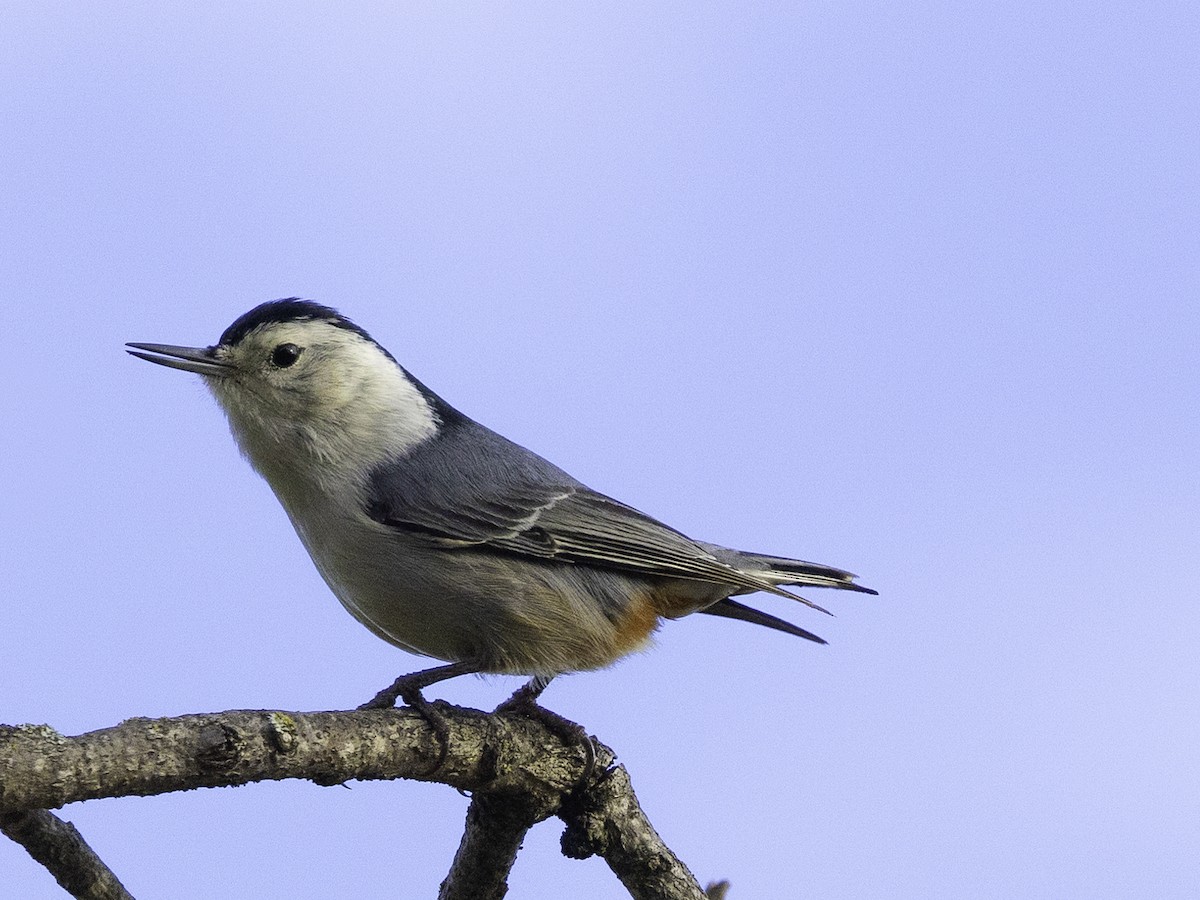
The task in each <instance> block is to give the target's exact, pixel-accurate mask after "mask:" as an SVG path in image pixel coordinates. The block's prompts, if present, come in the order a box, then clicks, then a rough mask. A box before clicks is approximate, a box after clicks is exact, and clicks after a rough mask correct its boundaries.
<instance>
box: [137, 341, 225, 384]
mask: <svg viewBox="0 0 1200 900" xmlns="http://www.w3.org/2000/svg"><path fill="white" fill-rule="evenodd" d="M125 346H126V347H133V348H134V349H132V350H126V351H125V352H126V353H128V354H129V355H130V356H136V357H137V358H138V359H144V360H146V362H152V363H158V364H159V365H160V366H166V367H167V368H168V369H182V370H183V371H184V372H196V373H197V374H199V375H211V376H213V377H214V378H224V377H225V376H226V375H230V374H232V373H233V366H231V365H230V364H229V363H226V362H222V361H221V360H218V359H216V358H215V357H214V356H213V348H212V347H176V346H174V345H173V344H126V345H125ZM142 350H144V351H146V352H144V353H141V352H139V351H142Z"/></svg>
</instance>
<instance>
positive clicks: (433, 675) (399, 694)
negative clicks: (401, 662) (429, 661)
mask: <svg viewBox="0 0 1200 900" xmlns="http://www.w3.org/2000/svg"><path fill="white" fill-rule="evenodd" d="M478 671H479V666H478V665H475V664H473V663H467V662H456V663H450V664H448V665H445V666H434V667H433V668H432V669H422V670H421V671H419V672H412V673H410V674H408V675H401V676H400V677H399V678H397V679H396V680H395V681H393V682H392V683H391V685H389V686H388V687H385V688H384V689H383V690H382V691H380V692H379V693H378V694H376V695H375V696H374V697H372V698H371V699H370V700H368V701H367V702H366V703H364V704H363V705H362V706H360V707H359V709H391V708H392V707H393V706H395V705H396V700H397V698H399V699H402V700H403V701H404V703H405V705H407V706H409V707H411V708H412V709H413V710H415V711H416V712H417V713H419V714H420V716H421V718H422V719H424V720H425V721H426V722H427V723H428V724H429V727H430V728H431V729H433V733H434V736H435V737H436V738H437V739H438V744H439V746H440V747H441V749H440V750H439V751H438V755H437V759H436V760H435V761H434V763H433V765H432V766H430V767H429V773H433V772H436V771H437V770H438V769H440V768H441V767H442V763H444V762H445V761H446V754H447V753H449V752H450V726H449V725H447V724H446V717H445V716H443V715H442V714H441V713H440V712H438V711H437V710H436V709H434V708H433V705H432V704H431V703H430V702H429V701H428V700H426V699H425V695H424V694H422V693H421V691H423V690H424V689H425V688H427V687H429V686H430V685H431V684H437V683H438V682H439V681H445V680H446V679H448V678H457V677H458V676H459V675H472V674H475V673H477V672H478Z"/></svg>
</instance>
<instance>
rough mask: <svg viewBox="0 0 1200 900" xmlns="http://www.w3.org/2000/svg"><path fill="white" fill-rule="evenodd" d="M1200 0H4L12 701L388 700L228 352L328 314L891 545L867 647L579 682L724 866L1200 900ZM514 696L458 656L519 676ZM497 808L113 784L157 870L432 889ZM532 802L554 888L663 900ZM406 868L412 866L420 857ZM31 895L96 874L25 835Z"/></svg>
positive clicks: (820, 543)
mask: <svg viewBox="0 0 1200 900" xmlns="http://www.w3.org/2000/svg"><path fill="white" fill-rule="evenodd" d="M1198 39H1200V14H1198V13H1197V11H1196V8H1195V7H1194V5H1192V4H1184V3H1177V4H1176V3H1154V4H1147V5H1140V6H1129V5H1126V4H1114V3H1097V4H1090V5H1079V4H1070V5H1068V4H1018V3H996V4H977V5H970V6H963V5H961V4H934V3H930V4H919V3H907V2H898V3H821V4H794V5H791V6H789V5H784V4H769V3H762V4H759V3H740V4H709V3H695V2H692V3H673V4H671V3H664V4H636V5H634V4H606V3H589V4H572V3H565V4H564V3H540V4H473V3H456V4H424V5H415V4H341V5H339V6H338V7H337V9H336V10H334V9H333V8H332V7H326V6H325V5H321V4H295V3H292V4H277V5H276V4H250V5H246V4H221V3H216V4H205V5H204V6H203V7H196V8H193V9H185V8H183V7H182V6H180V5H174V4H172V5H166V6H163V5H161V4H148V3H147V4H137V3H119V4H103V5H101V4H62V5H53V4H33V3H15V4H6V5H5V6H4V8H3V9H2V10H0V116H2V118H3V120H4V121H5V122H6V123H7V127H6V129H5V132H6V137H5V141H4V143H5V149H4V150H3V157H4V161H3V165H0V196H3V197H4V202H3V203H0V229H2V231H0V297H2V298H3V300H2V301H0V302H2V303H3V304H4V310H5V312H6V313H7V317H6V321H7V329H6V335H5V342H6V344H7V346H8V349H7V351H6V352H4V353H0V378H2V379H3V384H4V387H5V390H4V391H2V392H0V416H2V417H3V420H4V421H5V422H6V423H8V424H7V425H6V427H5V428H4V430H3V440H0V462H2V463H3V466H4V469H5V470H6V471H7V472H9V473H10V477H9V478H8V479H6V490H5V497H4V502H3V503H2V504H0V529H2V530H3V533H4V534H5V536H6V537H5V549H4V552H3V553H2V554H0V573H2V574H3V579H4V585H5V588H6V590H5V593H6V597H7V600H6V602H5V603H4V604H3V605H2V606H0V634H2V635H3V639H4V652H3V653H2V654H0V720H3V721H6V722H47V723H50V724H51V725H53V726H55V727H57V728H59V729H60V730H62V731H64V732H67V733H77V732H81V731H86V730H90V729H93V728H98V727H104V726H108V725H111V724H114V723H116V722H118V721H120V720H121V719H124V718H127V717H130V716H137V715H142V716H159V715H174V714H181V713H187V712H204V711H212V710H220V709H227V708H284V709H300V710H307V709H329V708H346V707H350V706H353V705H356V704H358V703H359V702H362V701H363V700H365V699H366V698H368V697H370V696H371V695H372V694H373V692H374V691H375V690H376V689H378V688H379V687H381V686H383V685H384V684H386V683H388V682H389V681H390V680H391V679H392V678H393V677H394V676H395V675H398V674H400V673H402V672H405V671H410V670H412V669H415V668H418V667H419V666H421V665H422V664H423V661H422V660H420V659H418V658H416V657H412V656H409V655H407V654H404V653H402V652H400V651H398V650H396V649H394V648H392V647H389V646H388V645H386V644H384V643H382V642H380V641H378V640H377V639H375V638H374V637H372V636H371V635H370V634H369V633H368V632H367V631H366V630H364V629H362V628H361V627H360V626H359V625H358V624H357V623H355V622H354V621H353V620H352V619H351V618H350V617H349V616H348V615H346V614H345V613H344V612H343V611H342V610H341V608H340V607H339V605H338V604H337V602H336V601H335V600H334V598H333V597H332V596H331V595H330V594H329V592H328V590H327V589H326V588H325V586H324V585H323V584H322V583H321V581H320V578H319V576H318V575H317V574H316V572H315V570H314V569H313V567H312V565H311V563H310V562H309V560H308V559H307V556H306V555H305V553H304V551H303V549H302V548H301V546H300V544H299V542H298V540H296V538H295V536H294V534H292V532H291V529H290V526H289V524H288V522H287V519H286V517H285V516H284V514H283V512H282V510H281V509H280V508H279V507H278V505H277V504H276V503H275V501H274V499H273V497H272V496H271V495H270V492H269V490H268V489H267V487H266V486H265V484H263V483H261V482H260V481H258V480H257V479H256V477H255V476H254V475H253V473H252V472H251V471H250V469H249V467H248V466H247V465H246V464H245V463H244V462H243V461H242V460H241V459H239V458H238V454H237V451H236V449H235V447H234V446H233V443H232V441H231V440H230V438H229V436H228V433H227V430H226V427H225V424H224V422H223V420H222V418H221V415H220V413H219V411H218V410H217V408H216V406H215V404H214V403H213V402H212V400H211V399H210V398H209V397H208V396H207V394H206V392H205V391H204V389H203V387H202V385H200V383H199V380H198V379H196V378H194V377H190V376H185V375H183V374H181V373H172V372H167V371H166V370H162V369H155V368H152V367H151V366H147V365H146V364H144V363H141V362H138V361H137V360H133V359H131V358H129V357H127V356H126V355H125V354H124V352H123V346H122V345H123V344H124V342H126V341H131V340H132V341H159V342H167V343H180V344H206V343H210V342H212V341H215V340H216V338H217V336H218V335H219V334H220V333H221V331H222V329H224V327H225V326H226V325H227V324H228V323H229V322H230V321H231V320H232V319H233V318H235V317H236V316H237V315H238V314H240V313H241V312H243V311H244V310H246V309H248V308H250V307H251V306H253V305H255V304H257V303H259V302H261V301H263V300H267V299H271V298H275V297H281V296H291V295H299V296H304V297H309V298H312V299H315V300H318V301H321V302H324V303H328V304H330V305H333V306H336V307H338V308H340V309H341V310H342V311H343V312H345V313H346V314H348V315H349V316H351V317H352V318H354V319H355V320H356V321H358V322H359V323H360V324H361V325H363V326H364V327H365V328H367V329H368V330H369V331H371V333H372V334H373V335H374V336H375V337H376V338H377V339H378V340H380V342H382V343H383V344H384V345H385V346H387V347H388V348H389V349H390V350H391V351H392V352H393V353H394V354H395V356H396V357H397V358H398V359H399V360H400V361H401V362H402V363H403V364H404V365H406V366H407V367H408V368H409V369H410V370H411V371H412V372H413V373H414V374H416V375H417V376H418V377H419V378H421V379H422V380H423V381H425V382H426V383H427V384H429V385H430V386H431V387H432V388H433V389H435V390H437V391H438V392H440V393H441V394H442V395H443V396H445V397H446V398H447V399H448V400H449V401H450V402H451V403H453V404H455V405H456V406H458V407H459V408H461V409H462V410H463V411H465V412H467V413H468V414H470V415H472V416H474V417H476V418H478V419H480V420H481V421H483V422H485V423H486V424H488V425H490V426H492V427H493V428H496V429H497V430H499V431H501V432H502V433H504V434H506V435H508V436H509V437H512V438H514V439H515V440H518V441H519V442H521V443H523V444H525V445H527V446H529V447H530V448H531V449H534V450H536V451H537V452H539V453H541V454H542V455H544V456H547V457H549V458H550V459H552V460H553V461H555V462H557V463H558V464H560V465H562V466H563V467H565V468H566V469H568V470H569V471H571V472H572V473H573V474H575V475H576V476H577V477H579V478H581V479H583V480H584V481H586V482H588V483H589V484H591V485H592V486H593V487H595V488H597V489H599V490H602V491H604V492H606V493H609V494H612V495H614V496H616V497H618V498H620V499H622V500H624V501H626V502H629V503H631V504H633V505H634V506H637V507H638V508H640V509H642V510H644V511H645V512H648V513H650V514H652V515H655V516H657V517H659V518H661V519H663V520H665V521H667V522H668V523H670V524H672V525H674V526H676V527H678V528H680V529H682V530H684V531H686V532H688V533H690V534H692V535H693V536H695V537H697V538H701V539H705V540H711V541H717V542H721V543H726V544H730V545H733V546H738V547H742V548H745V549H752V550H761V551H764V552H774V553H786V554H791V555H796V556H799V557H803V558H809V559H815V560H819V561H821V562H827V563H830V564H834V565H840V566H844V567H847V568H849V569H851V570H853V571H856V572H858V573H859V574H860V575H861V577H862V580H863V582H864V583H866V584H868V585H870V586H872V587H875V588H877V589H878V590H879V591H880V592H881V596H880V597H879V598H871V597H864V596H857V595H845V596H842V595H838V596H833V595H830V594H823V595H814V599H817V600H818V601H820V602H822V603H825V604H826V605H828V606H830V607H831V608H832V609H833V611H834V612H835V613H836V618H833V619H826V618H825V617H819V616H816V615H815V614H813V613H811V612H809V611H807V610H805V609H803V608H801V607H799V606H789V605H788V604H787V603H786V601H782V600H777V599H776V598H758V599H759V600H761V604H760V605H762V606H763V607H764V608H767V609H769V610H770V611H772V612H774V613H776V614H780V615H785V616H787V617H788V618H790V619H792V620H793V621H796V622H797V623H799V624H801V625H803V626H804V627H807V628H812V629H814V630H816V631H817V632H818V633H820V634H822V635H823V636H824V637H826V638H827V639H829V641H830V646H828V647H815V646H811V645H807V644H804V643H802V642H799V641H795V640H792V639H789V638H787V637H786V636H784V635H779V634H775V633H771V632H767V631H765V630H759V629H754V628H751V627H749V626H745V625H742V624H740V623H733V622H727V621H724V620H717V619H712V618H710V617H693V618H692V619H688V620H683V621H680V622H674V623H669V624H668V625H667V626H665V627H664V628H663V629H662V631H661V632H660V637H659V641H658V646H657V648H656V649H655V650H653V651H652V652H649V653H645V654H641V655H638V656H636V657H633V658H631V659H628V660H626V661H624V662H622V663H621V664H619V665H617V666H615V667H614V668H612V669H610V670H608V671H604V672H599V673H591V674H586V675H579V676H573V677H570V678H565V679H561V680H560V681H558V682H556V683H555V684H554V685H553V686H552V687H551V688H550V690H549V692H548V693H547V695H546V704H547V705H548V706H550V707H551V708H553V709H555V710H557V711H559V712H561V713H563V714H564V715H567V716H569V717H572V718H575V719H577V720H579V721H580V722H582V723H584V724H585V725H586V726H587V727H588V728H589V729H590V730H591V731H593V732H595V733H596V734H597V735H598V736H599V737H600V738H601V739H602V740H604V741H605V742H607V743H609V744H610V745H611V746H613V747H614V748H615V749H616V750H617V752H618V753H619V755H620V758H621V760H622V761H623V762H624V763H625V764H626V765H627V766H628V767H629V769H630V771H631V773H632V776H633V779H634V784H635V786H636V788H637V790H638V792H639V795H640V797H641V799H642V802H643V805H644V806H645V808H646V810H647V812H648V814H649V815H650V817H651V819H652V821H653V822H654V823H655V824H656V826H657V827H658V829H659V831H660V833H661V834H662V835H663V836H664V838H665V839H666V840H667V842H668V843H669V844H670V845H671V846H672V847H673V848H674V849H675V850H676V851H677V852H678V853H679V854H680V856H681V857H682V858H683V859H684V860H685V861H686V862H687V863H688V864H689V865H690V866H691V867H692V868H693V870H694V871H695V872H696V873H697V875H698V876H699V877H700V878H701V879H702V880H707V879H710V878H718V877H723V878H729V879H730V880H732V882H733V884H734V891H735V893H734V894H733V895H732V896H733V897H745V898H751V897H791V896H800V895H804V896H817V897H823V898H872V897H880V896H891V897H921V898H958V897H964V896H970V897H981V898H986V897H997V898H999V897H1013V896H1020V897H1033V898H1036V897H1047V898H1049V897H1068V896H1075V897H1085V896H1086V897H1092V898H1119V897H1129V896H1155V897H1159V898H1171V897H1180V898H1182V897H1192V896H1195V894H1196V891H1197V888H1198V886H1200V863H1198V862H1197V857H1196V852H1195V850H1196V847H1197V846H1198V845H1200V774H1197V773H1198V772H1200V769H1198V768H1197V765H1196V760H1197V758H1198V757H1200V727H1198V726H1197V724H1196V715H1195V711H1196V700H1197V688H1198V686H1200V662H1198V661H1197V653H1196V647H1197V643H1198V639H1200V611H1198V605H1197V602H1196V596H1195V591H1196V587H1195V586H1196V584H1197V582H1200V562H1198V556H1200V554H1198V553H1197V550H1198V546H1197V545H1198V536H1200V527H1198V526H1200V484H1198V480H1197V477H1196V475H1197V468H1198V463H1200V451H1198V447H1200V421H1198V417H1197V413H1196V409H1197V389H1198V387H1200V372H1198V368H1200V366H1198V363H1197V352H1196V347H1197V336H1198V334H1200V307H1198V305H1197V302H1196V295H1197V286H1198V284H1200V265H1198V263H1197V258H1198V256H1197V246H1198V245H1200V244H1198V240H1200V227H1198V220H1197V208H1198V201H1200V190H1198V184H1197V182H1198V175H1197V173H1198V172H1200V165H1198V163H1200V159H1198V151H1197V146H1198V145H1197V140H1196V135H1197V132H1198V126H1200V84H1198V81H1200V77H1198V75H1197V67H1196V62H1195V48H1196V45H1197V40H1198ZM516 684H517V681H516V680H515V679H494V680H490V681H482V680H475V679H465V680H459V681H458V682H456V683H452V684H448V685H446V686H445V688H444V689H439V691H438V695H439V696H442V697H445V698H447V699H450V700H453V701H455V702H460V703H466V704H470V705H475V706H484V707H489V706H491V705H494V704H495V703H496V702H498V701H499V700H500V699H502V698H503V697H504V696H506V695H507V693H508V692H509V691H510V690H512V689H513V687H515V686H516ZM465 808H466V800H465V799H463V798H461V797H459V796H458V795H457V794H455V793H454V792H453V791H451V790H449V789H447V788H444V787H438V786H427V785H419V784H409V783H391V784H355V785H352V788H351V789H350V790H345V789H341V788H338V789H329V788H319V787H316V786H313V785H308V784H301V783H287V784H270V785H257V786H251V787H249V788H245V789H239V790H212V791H200V792H192V793H189V794H186V795H178V796H169V797H161V798H152V799H127V800H118V801H100V802H94V803H87V804H82V805H79V806H77V807H72V808H69V809H68V810H67V811H66V816H67V818H69V819H70V820H72V821H74V822H75V823H76V824H77V825H78V826H79V827H80V829H81V830H82V831H83V833H84V834H85V836H87V837H88V838H89V839H90V840H91V841H92V843H93V845H94V846H95V847H96V848H97V849H98V850H99V852H100V853H101V855H102V856H104V858H105V859H106V860H108V861H109V862H110V864H112V865H113V867H114V868H115V869H116V871H117V872H118V874H119V875H120V876H121V877H122V878H123V879H124V880H125V883H126V884H127V886H128V887H129V888H130V889H131V891H132V892H133V893H134V894H135V895H138V896H142V895H144V896H170V897H175V898H184V900H186V898H190V897H208V896H211V895H212V892H213V890H214V886H222V887H227V886H229V885H231V884H236V885H237V891H236V892H237V893H239V894H242V895H244V896H283V895H288V896H295V897H326V896H350V895H353V896H361V897H385V896H393V895H394V894H395V893H396V890H397V879H398V878H399V879H401V883H402V885H403V888H404V890H403V891H402V893H404V894H406V895H408V894H411V895H413V896H432V895H434V893H435V892H436V886H437V884H438V882H439V881H440V880H441V878H442V877H443V876H444V874H445V870H446V868H447V866H448V865H449V862H450V859H451V856H452V855H453V852H454V849H455V847H456V845H457V839H458V835H459V833H460V829H461V824H462V818H463V814H464V812H465ZM559 831H560V829H558V828H557V827H555V826H554V825H553V824H547V825H542V826H540V827H539V828H537V829H535V831H533V832H532V833H531V835H530V837H529V839H528V840H527V842H526V848H525V851H524V852H523V854H522V856H521V857H520V858H519V860H518V863H517V866H516V868H515V870H514V873H513V878H512V885H513V889H512V896H514V897H544V896H559V895H561V891H562V886H563V885H564V884H570V885H572V886H573V889H575V890H577V891H578V892H579V895H580V896H589V897H598V898H609V897H612V898H616V897H621V896H623V893H622V891H621V889H620V887H619V885H618V884H617V883H616V881H615V879H614V878H613V877H612V876H611V875H610V874H609V873H608V871H607V869H606V868H605V867H604V866H603V865H602V864H601V863H600V862H598V861H596V860H592V861H589V862H586V863H577V862H571V861H567V860H564V859H562V858H561V857H559V856H558V854H557V841H558V835H559ZM397 873H400V874H399V875H398V874H397ZM0 883H3V884H5V885H6V888H7V889H8V891H9V893H11V894H13V895H14V896H18V895H19V896H22V897H28V898H35V900H36V898H41V897H47V898H50V897H58V896H61V895H60V894H59V892H58V889H57V888H56V887H55V886H54V885H53V883H52V882H51V881H50V879H49V877H48V876H47V875H46V874H45V873H44V872H42V871H41V870H40V869H39V868H38V867H37V866H36V865H35V864H34V863H32V862H31V861H30V860H29V859H28V858H27V857H25V855H24V853H23V851H21V850H20V849H19V848H17V847H16V846H15V845H10V844H8V843H4V844H0Z"/></svg>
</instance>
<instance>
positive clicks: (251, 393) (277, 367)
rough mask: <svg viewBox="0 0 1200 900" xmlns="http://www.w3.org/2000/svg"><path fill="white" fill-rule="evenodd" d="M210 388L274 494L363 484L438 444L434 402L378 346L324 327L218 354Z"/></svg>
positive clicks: (287, 332)
mask: <svg viewBox="0 0 1200 900" xmlns="http://www.w3.org/2000/svg"><path fill="white" fill-rule="evenodd" d="M213 356H214V358H215V359H216V360H217V361H219V362H223V363H225V364H227V365H230V366H231V367H232V370H231V371H229V373H228V374H226V375H222V376H221V377H216V376H212V375H206V376H205V381H206V382H207V384H208V386H209V388H210V389H211V390H212V392H213V394H214V395H215V396H216V398H217V401H218V402H219V403H220V404H221V407H222V408H223V409H224V410H225V413H226V415H227V416H228V418H229V424H230V428H231V429H232V430H233V434H234V437H235V438H236V439H237V441H238V444H239V446H240V447H241V449H242V452H243V453H245V454H246V456H247V457H248V458H249V459H250V462H251V463H252V464H253V465H254V466H255V468H257V469H258V470H259V471H260V472H261V473H262V474H263V475H264V476H265V477H266V478H267V480H268V481H269V482H271V484H272V486H273V487H275V488H276V490H277V491H280V490H281V489H282V488H283V487H284V484H283V483H282V482H283V481H294V480H295V479H296V478H297V477H301V476H303V477H307V478H308V480H310V481H312V480H317V481H322V482H332V481H337V482H344V481H346V480H359V479H361V478H362V477H364V476H365V474H366V473H367V472H368V471H370V469H372V468H374V466H376V465H378V464H379V463H380V462H382V461H384V460H386V459H394V458H397V457H399V456H402V455H403V454H404V453H405V452H407V451H408V450H410V449H411V448H412V447H414V446H415V445H416V444H419V443H420V442H422V441H423V440H425V439H426V438H429V437H431V436H432V435H433V433H434V431H435V430H436V428H437V420H436V417H435V415H434V412H433V410H432V408H431V407H430V405H429V402H428V400H426V398H425V397H424V396H423V395H422V394H421V392H420V391H419V390H418V389H417V388H416V386H415V385H413V383H412V382H411V381H410V380H409V379H408V378H407V377H406V376H405V374H404V372H403V370H402V369H401V368H400V367H399V366H398V365H396V363H395V362H393V361H392V360H391V359H389V358H388V357H387V356H386V355H385V354H384V353H383V352H381V351H380V349H379V347H378V346H376V345H375V344H374V343H372V342H371V341H369V340H367V339H366V338H364V337H362V336H361V335H359V334H358V333H357V332H355V331H352V330H350V329H347V328H341V327H338V326H337V325H335V324H333V323H331V322H327V321H323V320H320V319H316V320H303V321H292V322H271V323H267V324H265V325H262V326H259V327H258V328H256V329H254V330H253V331H251V332H249V333H248V334H247V335H246V336H245V337H244V338H242V339H241V340H240V341H238V342H237V343H236V344H234V345H233V346H225V345H219V346H217V347H216V348H214V351H213Z"/></svg>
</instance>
